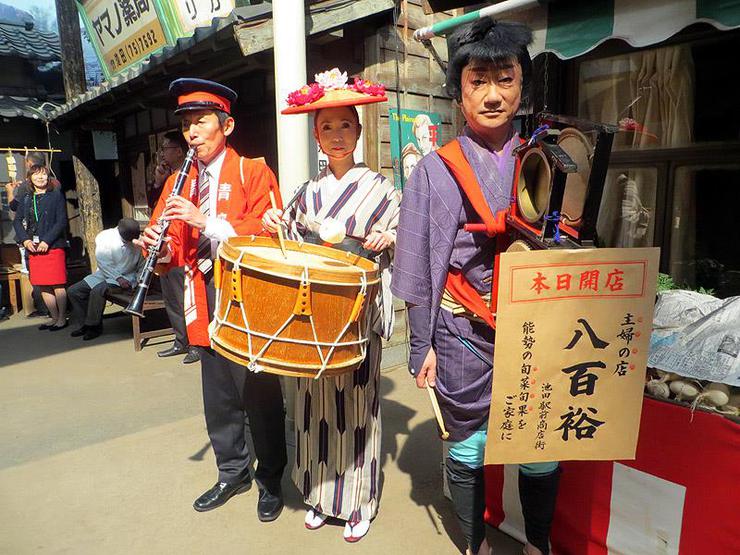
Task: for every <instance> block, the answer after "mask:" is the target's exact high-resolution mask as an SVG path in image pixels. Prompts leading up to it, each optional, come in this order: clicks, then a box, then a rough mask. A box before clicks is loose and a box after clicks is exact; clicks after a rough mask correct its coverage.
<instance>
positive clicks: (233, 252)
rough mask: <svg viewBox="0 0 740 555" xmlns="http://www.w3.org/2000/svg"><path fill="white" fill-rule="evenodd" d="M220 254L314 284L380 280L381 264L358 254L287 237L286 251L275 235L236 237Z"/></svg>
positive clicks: (245, 265) (236, 262) (223, 245)
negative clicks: (289, 239)
mask: <svg viewBox="0 0 740 555" xmlns="http://www.w3.org/2000/svg"><path fill="white" fill-rule="evenodd" d="M219 256H220V257H221V258H223V259H224V261H226V262H231V263H232V264H234V265H238V266H240V267H242V268H245V269H249V270H255V271H258V272H261V273H264V274H269V275H273V276H277V277H284V278H288V279H296V280H302V279H304V278H307V279H308V281H310V282H312V283H326V284H336V285H356V284H359V283H361V282H362V281H363V280H365V281H366V282H367V284H368V285H371V284H373V283H377V282H378V279H379V278H378V265H377V264H376V263H374V262H372V261H370V260H368V259H367V258H363V257H361V256H359V255H357V254H354V253H351V252H346V251H340V250H338V249H333V248H330V247H324V246H321V245H314V244H312V243H298V242H296V241H287V240H286V241H285V254H283V252H282V251H281V250H280V244H279V242H278V240H277V239H276V238H271V237H256V236H249V237H232V238H230V239H227V240H226V241H224V242H223V243H221V246H220V247H219Z"/></svg>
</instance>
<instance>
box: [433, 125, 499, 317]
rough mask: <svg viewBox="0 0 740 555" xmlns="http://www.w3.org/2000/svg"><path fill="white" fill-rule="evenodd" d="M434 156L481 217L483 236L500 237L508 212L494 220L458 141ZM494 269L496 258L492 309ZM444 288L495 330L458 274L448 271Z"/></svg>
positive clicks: (480, 300) (482, 305)
mask: <svg viewBox="0 0 740 555" xmlns="http://www.w3.org/2000/svg"><path fill="white" fill-rule="evenodd" d="M436 152H437V154H438V155H439V157H440V158H441V159H442V161H443V162H444V163H445V165H446V166H447V168H448V169H449V170H450V172H451V173H452V175H453V176H454V178H455V181H456V182H457V184H458V186H459V187H460V189H461V190H462V192H463V194H464V195H465V196H466V197H467V199H468V200H469V201H470V204H472V205H473V209H474V210H475V212H476V213H477V214H478V216H480V218H481V220H482V222H483V225H484V226H485V232H486V234H488V236H489V237H493V236H494V235H497V234H499V233H503V232H504V230H505V229H506V214H507V212H508V210H507V209H504V210H499V211H498V212H497V213H496V215H495V216H494V215H493V212H491V207H490V206H488V202H486V198H485V197H484V196H483V191H482V190H481V188H480V184H479V183H478V178H477V177H476V176H475V172H474V171H473V168H472V167H470V163H469V162H468V160H467V159H466V158H465V154H464V153H463V151H462V148H461V147H460V143H459V142H458V140H457V139H455V140H454V141H451V142H449V143H447V144H446V145H445V146H443V147H442V148H440V149H439V150H437V151H436ZM497 266H498V257H496V264H495V266H494V275H493V279H492V280H491V304H492V305H493V306H494V307H495V306H496V293H497V291H496V287H497V280H498V275H497V274H498V272H497V271H496V270H497ZM445 288H446V289H447V290H448V291H449V292H450V294H451V295H452V296H453V298H454V299H455V300H456V301H457V302H459V303H460V304H461V305H463V306H464V307H465V308H467V309H468V310H469V311H470V312H472V313H473V314H475V315H476V316H478V317H479V318H481V319H482V320H484V321H485V322H486V323H487V324H488V325H489V326H491V327H492V328H494V329H496V318H495V316H494V313H493V312H492V311H491V307H490V306H488V305H487V304H486V301H484V300H483V297H481V295H480V293H478V291H476V289H475V288H474V287H473V286H472V285H471V284H470V282H469V281H468V280H467V279H466V278H465V275H464V274H463V273H462V272H461V271H460V270H458V269H457V268H450V270H449V272H448V274H447V282H446V283H445Z"/></svg>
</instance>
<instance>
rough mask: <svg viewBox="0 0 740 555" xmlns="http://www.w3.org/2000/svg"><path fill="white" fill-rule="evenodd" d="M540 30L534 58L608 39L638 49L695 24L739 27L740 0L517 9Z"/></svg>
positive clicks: (603, 0)
mask: <svg viewBox="0 0 740 555" xmlns="http://www.w3.org/2000/svg"><path fill="white" fill-rule="evenodd" d="M501 19H515V20H517V21H523V22H526V23H528V24H529V25H530V26H531V27H532V29H533V30H534V32H535V42H534V44H533V45H532V48H531V53H532V55H533V56H535V55H537V54H540V53H542V52H552V53H553V54H555V55H556V56H558V57H559V58H561V59H569V58H574V57H576V56H580V55H582V54H585V53H586V52H589V51H590V50H593V49H594V48H596V47H597V46H599V45H600V44H601V43H603V42H604V41H607V40H609V39H621V40H624V41H626V42H628V43H629V44H630V45H632V46H635V47H645V46H649V45H651V44H656V43H659V42H662V41H664V40H666V39H667V38H669V37H671V36H673V35H675V34H676V33H678V32H679V31H681V30H682V29H685V28H686V27H688V26H689V25H693V24H694V23H701V22H703V23H709V24H711V25H713V26H715V27H716V28H717V29H721V30H728V29H735V28H737V27H740V0H589V1H587V2H586V1H578V2H573V1H563V0H560V1H556V2H554V3H552V4H549V5H546V6H538V7H535V8H530V9H528V10H526V11H522V12H517V13H513V14H512V15H511V17H506V16H501Z"/></svg>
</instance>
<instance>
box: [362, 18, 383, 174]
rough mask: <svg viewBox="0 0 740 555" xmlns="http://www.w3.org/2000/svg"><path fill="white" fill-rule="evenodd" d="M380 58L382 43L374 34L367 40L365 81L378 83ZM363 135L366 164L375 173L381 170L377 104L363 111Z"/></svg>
mask: <svg viewBox="0 0 740 555" xmlns="http://www.w3.org/2000/svg"><path fill="white" fill-rule="evenodd" d="M379 58H380V41H379V40H378V35H377V34H376V33H373V34H371V35H369V36H368V37H367V38H365V75H364V77H365V79H368V80H370V81H377V67H378V61H379ZM362 119H363V121H362V134H363V135H364V143H363V151H364V157H365V164H367V167H368V168H370V169H371V170H374V171H379V170H380V151H379V149H380V137H379V136H378V134H379V132H380V129H379V126H378V124H379V123H380V111H379V110H378V105H377V104H367V105H366V106H365V107H364V108H363V110H362Z"/></svg>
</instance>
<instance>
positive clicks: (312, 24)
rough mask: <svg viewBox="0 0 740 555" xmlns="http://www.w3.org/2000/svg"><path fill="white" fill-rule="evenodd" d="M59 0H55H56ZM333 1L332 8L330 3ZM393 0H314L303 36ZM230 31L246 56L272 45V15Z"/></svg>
mask: <svg viewBox="0 0 740 555" xmlns="http://www.w3.org/2000/svg"><path fill="white" fill-rule="evenodd" d="M57 1H59V0H57ZM334 4H336V5H337V7H336V8H334V7H332V6H333V5H334ZM393 5H394V1H393V0H356V1H355V2H335V1H327V2H318V3H315V4H311V8H310V10H311V11H310V13H308V14H307V15H306V36H311V35H317V34H319V33H323V32H324V31H330V30H332V29H337V28H340V27H342V26H344V25H346V24H347V23H351V22H353V21H357V20H360V19H364V18H366V17H369V16H371V15H375V14H377V13H380V12H383V11H387V10H391V9H393ZM234 35H235V37H236V41H237V42H238V43H239V47H240V48H241V51H242V54H243V55H244V56H250V55H252V54H256V53H257V52H262V51H263V50H269V49H270V48H272V44H273V43H272V19H271V18H266V19H264V20H262V21H260V22H251V21H250V22H247V23H243V24H237V25H234Z"/></svg>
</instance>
